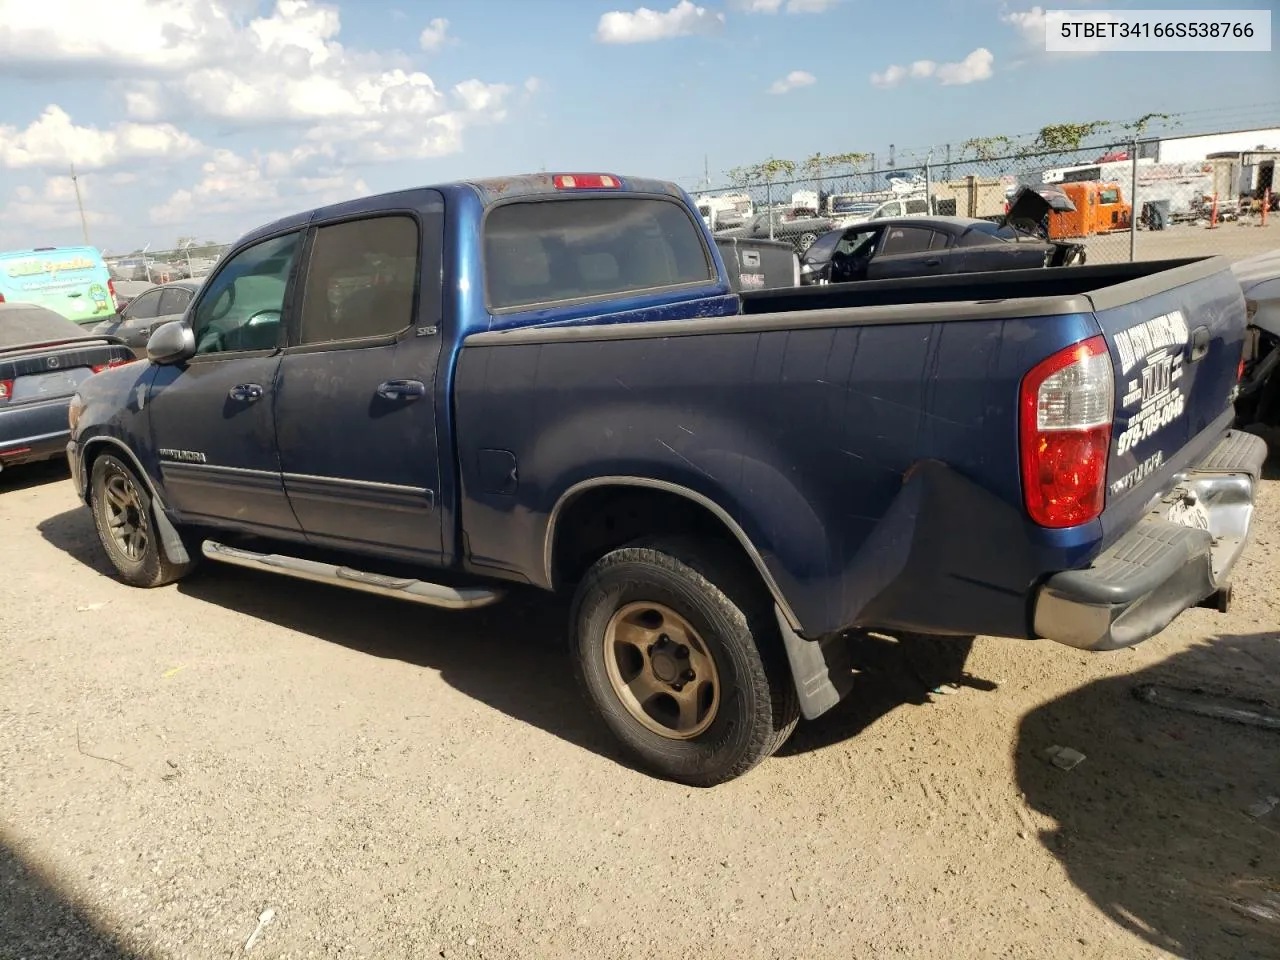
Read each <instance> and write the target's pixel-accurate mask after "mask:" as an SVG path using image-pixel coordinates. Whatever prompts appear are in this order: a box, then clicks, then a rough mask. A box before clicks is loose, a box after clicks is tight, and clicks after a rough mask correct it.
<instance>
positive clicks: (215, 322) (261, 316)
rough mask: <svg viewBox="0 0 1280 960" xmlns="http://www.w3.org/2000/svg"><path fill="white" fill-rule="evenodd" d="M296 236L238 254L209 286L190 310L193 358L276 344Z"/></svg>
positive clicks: (260, 244)
mask: <svg viewBox="0 0 1280 960" xmlns="http://www.w3.org/2000/svg"><path fill="white" fill-rule="evenodd" d="M298 245H299V235H298V234H296V233H287V234H285V235H284V236H281V237H274V238H272V239H271V240H263V241H262V242H261V243H256V244H254V245H253V246H251V247H247V248H246V249H244V250H241V251H240V252H239V253H237V254H236V255H235V256H234V257H232V258H231V259H230V260H228V261H227V262H226V264H225V265H224V266H223V268H222V269H221V270H219V271H218V273H217V274H216V275H215V276H214V277H213V279H212V280H210V281H209V286H208V287H207V288H206V289H205V291H204V295H203V296H202V297H201V298H200V302H199V303H198V304H197V305H196V312H195V318H194V320H193V321H192V324H191V327H192V332H193V333H194V334H195V339H196V354H197V355H203V354H210V353H228V352H232V351H240V350H271V349H273V348H274V347H276V346H277V345H278V343H279V334H280V321H281V317H282V315H283V312H284V297H285V291H286V290H287V289H288V286H289V274H290V271H291V270H292V269H293V262H294V260H295V259H296V258H297V255H298Z"/></svg>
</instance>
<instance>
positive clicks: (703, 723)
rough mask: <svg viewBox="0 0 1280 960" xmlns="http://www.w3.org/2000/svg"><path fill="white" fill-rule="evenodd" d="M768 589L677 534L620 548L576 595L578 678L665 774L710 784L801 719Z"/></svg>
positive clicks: (738, 771)
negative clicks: (674, 537) (765, 598)
mask: <svg viewBox="0 0 1280 960" xmlns="http://www.w3.org/2000/svg"><path fill="white" fill-rule="evenodd" d="M761 599H762V591H761V589H760V588H759V587H758V585H757V584H755V583H754V581H753V579H752V578H750V577H748V576H746V575H745V574H744V573H743V572H741V571H740V570H739V568H738V565H737V564H736V563H734V562H733V560H732V558H728V557H722V558H713V557H710V556H707V555H706V553H705V551H704V550H702V549H701V548H699V547H693V546H689V545H685V544H683V543H681V542H678V541H670V542H665V543H664V542H657V543H652V544H637V545H632V546H628V547H623V548H621V549H618V550H614V551H613V552H612V553H609V554H607V555H606V556H604V557H603V558H602V559H601V560H599V561H598V562H597V563H596V564H595V566H593V567H592V568H591V570H590V571H589V572H588V573H587V576H586V577H585V578H584V580H583V581H582V583H581V585H580V586H579V588H578V591H577V595H576V596H575V598H574V604H573V614H572V637H573V651H572V652H573V654H574V663H575V667H576V670H577V674H578V679H579V681H580V683H581V684H582V686H583V688H584V690H585V692H586V694H587V696H588V699H589V700H590V702H591V704H592V706H594V708H595V709H596V711H597V713H598V714H599V715H600V717H601V718H602V719H603V720H604V722H605V724H606V725H607V726H608V727H609V729H610V730H612V732H613V733H614V735H615V736H616V737H617V738H618V739H619V740H620V741H621V743H622V744H623V746H624V747H625V748H626V749H627V751H628V752H629V753H631V754H632V755H633V756H634V757H635V758H636V759H638V760H639V761H640V762H641V763H642V764H643V765H644V766H645V767H647V768H648V769H650V770H652V771H653V772H654V773H656V774H658V775H659V776H662V777H665V778H667V779H670V780H675V781H678V782H680V783H686V784H689V785H690V786H714V785H715V784H718V783H723V782H725V781H726V780H731V779H733V778H734V777H737V776H741V775H742V774H744V773H746V772H747V771H748V770H750V769H751V768H752V767H754V766H756V764H758V763H760V761H762V760H764V759H765V758H766V757H768V756H770V755H771V754H772V753H773V752H774V751H776V750H777V749H778V748H779V747H780V746H781V745H782V743H783V742H784V741H785V740H786V738H787V737H788V736H789V735H790V734H791V731H792V730H794V729H795V725H796V722H797V720H798V719H799V706H798V704H797V701H796V696H795V690H794V686H793V684H792V681H791V676H790V672H789V670H788V668H787V666H786V659H785V654H784V653H783V652H782V650H781V642H780V640H779V638H778V636H777V627H776V625H775V624H774V623H773V622H772V616H771V611H770V608H769V605H768V603H767V602H763V603H762V602H761Z"/></svg>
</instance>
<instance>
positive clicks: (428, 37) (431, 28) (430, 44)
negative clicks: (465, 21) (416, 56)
mask: <svg viewBox="0 0 1280 960" xmlns="http://www.w3.org/2000/svg"><path fill="white" fill-rule="evenodd" d="M449 40H450V37H449V21H448V20H445V19H444V18H443V17H436V18H435V19H434V20H432V21H431V22H430V23H428V24H427V25H426V27H425V28H423V31H422V33H421V34H420V35H419V37H418V46H420V47H421V48H422V49H423V50H426V51H428V52H430V51H433V50H439V49H440V48H441V47H443V46H444V45H445V44H446V43H448V42H449Z"/></svg>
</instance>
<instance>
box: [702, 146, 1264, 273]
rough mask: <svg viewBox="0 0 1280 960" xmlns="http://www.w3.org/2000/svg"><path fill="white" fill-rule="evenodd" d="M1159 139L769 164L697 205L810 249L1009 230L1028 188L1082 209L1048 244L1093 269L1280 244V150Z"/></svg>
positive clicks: (1065, 218) (714, 221) (727, 225)
mask: <svg viewBox="0 0 1280 960" xmlns="http://www.w3.org/2000/svg"><path fill="white" fill-rule="evenodd" d="M1155 142H1157V141H1155V140H1152V139H1146V140H1137V139H1134V140H1130V141H1129V142H1127V143H1115V142H1111V143H1108V144H1107V145H1106V148H1103V147H1100V146H1099V145H1097V144H1091V145H1088V146H1078V147H1068V146H1065V145H1061V144H1059V145H1055V146H1053V147H1051V148H1049V149H1042V150H1038V151H1037V150H1028V149H1023V150H1020V151H1016V152H1010V153H1008V154H1005V155H987V156H982V157H971V158H968V159H961V160H957V159H954V158H953V159H951V160H950V161H949V162H948V161H947V159H946V158H945V156H944V157H943V158H942V160H941V161H940V162H939V160H938V159H936V158H928V159H926V161H925V162H924V163H921V164H919V165H895V166H892V167H885V166H882V167H878V168H863V169H859V168H858V167H859V166H860V165H861V164H866V163H867V162H868V161H867V160H864V159H863V156H864V155H862V156H859V157H858V158H857V160H856V161H852V162H849V163H847V165H846V169H844V170H843V171H840V172H832V171H830V170H824V169H822V165H821V164H812V163H811V164H807V165H806V167H807V169H805V168H802V167H801V166H800V165H799V164H796V163H791V162H789V161H778V160H771V161H766V163H765V164H761V165H758V166H757V167H755V168H752V169H749V170H738V171H735V174H736V175H735V176H734V177H733V178H732V179H730V181H729V182H728V183H725V184H722V185H721V186H720V187H719V188H718V189H716V190H710V191H702V192H699V193H698V194H697V195H696V196H697V198H698V201H699V204H700V208H701V209H702V212H703V214H704V217H706V218H707V219H708V221H709V222H710V223H711V225H712V228H713V230H715V231H717V232H719V231H724V230H729V231H731V232H735V233H742V232H744V231H745V232H748V233H750V231H751V229H752V224H753V223H757V224H767V223H768V220H769V219H770V217H768V216H762V215H763V214H766V213H767V212H768V211H776V213H775V214H774V217H773V219H774V221H775V222H774V225H773V226H772V227H770V228H769V229H768V231H767V232H766V231H764V230H763V229H759V230H758V231H757V235H759V236H762V237H763V236H768V235H773V236H775V237H776V235H777V234H778V233H782V234H785V235H786V238H787V239H792V240H794V242H796V244H797V246H798V247H801V248H802V247H803V246H804V244H806V243H811V242H813V240H814V238H816V236H818V235H820V233H821V232H822V231H823V230H824V229H834V228H836V227H837V226H853V225H856V224H857V223H859V222H861V221H864V220H866V219H868V218H872V217H874V218H877V219H884V218H888V217H902V216H925V215H935V216H961V217H973V218H980V219H986V220H993V221H999V220H1002V219H1003V218H1004V216H1005V214H1006V213H1007V211H1008V207H1009V203H1010V201H1011V200H1012V199H1013V198H1014V196H1015V195H1016V194H1017V192H1018V190H1019V188H1021V187H1036V188H1040V189H1042V190H1043V189H1044V188H1046V187H1052V188H1053V189H1054V190H1055V191H1057V192H1060V193H1063V194H1065V195H1066V196H1067V197H1068V199H1069V200H1070V201H1071V205H1072V206H1074V207H1075V209H1074V211H1063V212H1061V213H1052V214H1049V215H1048V216H1047V217H1046V218H1045V220H1044V222H1043V223H1042V224H1041V229H1042V231H1043V233H1044V235H1046V236H1048V237H1049V238H1050V239H1063V240H1072V241H1076V242H1082V243H1084V244H1085V246H1086V249H1087V255H1088V261H1089V262H1094V263H1096V262H1119V261H1124V260H1131V259H1164V258H1176V257H1183V256H1197V255H1204V254H1210V253H1222V254H1224V255H1227V256H1230V257H1233V258H1235V257H1240V256H1246V255H1249V254H1251V253H1255V252H1261V251H1263V250H1266V249H1269V248H1270V247H1274V246H1277V245H1280V231H1276V230H1274V229H1266V228H1269V227H1271V228H1273V227H1274V225H1275V222H1276V216H1275V215H1274V214H1276V213H1277V211H1276V202H1277V201H1276V193H1275V187H1276V186H1280V185H1277V184H1274V183H1273V180H1274V171H1275V166H1276V161H1277V159H1280V151H1272V152H1268V151H1263V152H1260V153H1259V154H1258V156H1257V157H1254V158H1253V159H1254V160H1256V161H1257V162H1252V163H1248V162H1245V161H1246V159H1248V157H1247V156H1242V155H1240V154H1234V155H1228V156H1215V157H1212V158H1208V157H1206V158H1205V159H1203V160H1198V161H1190V162H1184V163H1160V162H1158V161H1157V160H1156V159H1155V157H1154V156H1152V155H1151V154H1154V152H1155V151H1154V150H1150V149H1145V148H1147V147H1149V146H1150V145H1151V144H1154V143H1155ZM987 146H990V145H989V144H988V145H987ZM1117 148H1118V149H1117ZM1100 150H1101V152H1100ZM1268 156H1269V157H1270V159H1268ZM784 175H785V176H784ZM756 218H758V219H756ZM789 222H790V223H801V222H803V227H797V228H796V229H795V230H791V229H789V226H788V223H789ZM779 223H781V227H779ZM1242 227H1251V228H1261V229H1254V230H1241V229H1240V228H1242Z"/></svg>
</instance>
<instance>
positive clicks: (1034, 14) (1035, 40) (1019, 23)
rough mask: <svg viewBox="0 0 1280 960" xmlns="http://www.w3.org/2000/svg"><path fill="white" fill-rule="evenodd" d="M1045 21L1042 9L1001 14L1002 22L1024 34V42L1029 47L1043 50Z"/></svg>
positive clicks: (1036, 8)
mask: <svg viewBox="0 0 1280 960" xmlns="http://www.w3.org/2000/svg"><path fill="white" fill-rule="evenodd" d="M1044 19H1045V18H1044V9H1043V8H1042V7H1032V8H1031V9H1030V10H1014V11H1012V12H1009V13H1002V14H1000V22H1001V23H1007V24H1009V25H1010V26H1011V27H1013V28H1014V29H1015V30H1017V31H1018V33H1020V34H1022V39H1023V42H1025V43H1026V44H1027V45H1028V46H1038V47H1040V48H1041V49H1043V48H1044Z"/></svg>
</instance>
